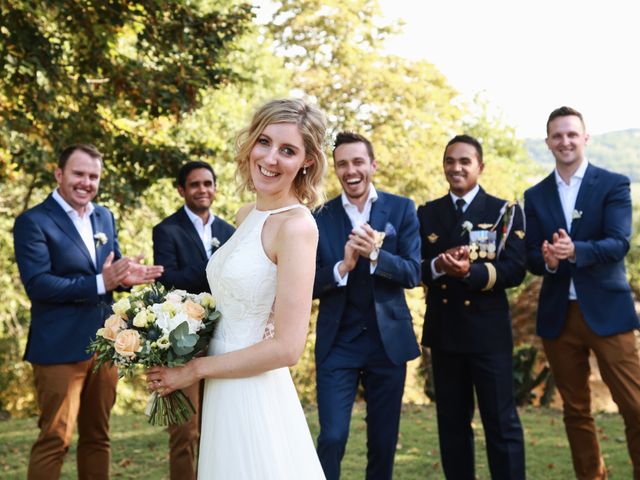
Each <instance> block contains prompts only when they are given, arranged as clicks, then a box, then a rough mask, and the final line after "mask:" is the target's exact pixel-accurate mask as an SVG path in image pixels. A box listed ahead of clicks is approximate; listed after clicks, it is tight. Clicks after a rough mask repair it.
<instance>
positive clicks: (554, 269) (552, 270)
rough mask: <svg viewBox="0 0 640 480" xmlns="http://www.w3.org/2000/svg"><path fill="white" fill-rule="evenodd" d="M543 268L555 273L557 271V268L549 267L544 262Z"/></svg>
mask: <svg viewBox="0 0 640 480" xmlns="http://www.w3.org/2000/svg"><path fill="white" fill-rule="evenodd" d="M544 269H545V270H546V271H547V272H549V273H556V272H557V271H558V269H557V268H549V265H547V264H546V263H545V264H544Z"/></svg>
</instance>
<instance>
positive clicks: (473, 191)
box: [431, 183, 480, 280]
mask: <svg viewBox="0 0 640 480" xmlns="http://www.w3.org/2000/svg"><path fill="white" fill-rule="evenodd" d="M479 191H480V185H478V184H477V183H476V186H475V187H473V188H472V189H471V190H469V191H468V192H467V193H465V194H464V195H463V196H462V197H459V196H457V195H456V194H455V193H453V192H451V191H449V196H450V197H451V201H452V202H453V206H454V207H456V202H457V201H458V200H459V199H463V200H464V205H463V206H462V213H464V212H466V211H467V208H469V205H470V204H471V202H473V199H474V198H476V195H477V194H478V192H479ZM456 209H457V207H456ZM437 259H438V257H436V258H434V259H433V260H431V278H433V280H435V279H436V278H439V277H441V276H442V275H444V272H438V271H437V270H436V260H437Z"/></svg>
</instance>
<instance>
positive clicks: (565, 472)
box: [0, 406, 632, 480]
mask: <svg viewBox="0 0 640 480" xmlns="http://www.w3.org/2000/svg"><path fill="white" fill-rule="evenodd" d="M520 414H521V418H522V422H523V424H524V428H525V440H526V454H527V476H528V478H529V479H534V480H536V479H539V480H543V479H544V480H547V479H563V480H564V479H571V478H573V471H572V469H571V459H570V456H569V446H568V443H567V440H566V437H565V434H564V427H563V424H562V416H561V414H560V412H558V411H556V410H546V409H533V408H530V409H523V410H521V411H520ZM308 419H309V424H310V427H311V430H312V434H313V435H314V437H315V435H316V434H317V431H318V421H317V417H316V414H315V411H314V410H311V411H309V413H308ZM596 423H597V425H598V427H599V433H600V441H601V445H602V448H603V451H604V456H605V461H606V462H607V465H608V467H609V473H610V478H611V479H628V478H631V477H632V473H631V465H630V462H629V458H628V455H627V448H626V443H625V439H624V426H623V423H622V419H621V417H620V416H619V415H615V414H604V413H603V414H598V415H597V416H596ZM475 429H476V433H477V435H476V445H477V447H478V448H477V458H476V465H477V478H478V479H489V478H490V475H489V470H488V466H487V460H486V456H485V452H484V436H483V434H482V425H481V422H480V420H479V417H477V423H476V424H475ZM36 435H37V427H36V420H35V419H27V420H10V421H3V422H0V478H3V479H23V478H25V477H26V463H27V458H28V456H29V448H30V446H31V443H32V442H33V440H34V439H35V438H36ZM112 438H113V443H112V445H113V460H112V476H113V477H114V478H123V479H125V478H126V479H138V478H140V479H154V480H155V479H158V480H159V479H168V448H167V434H166V432H165V431H164V430H163V429H161V428H157V427H151V426H150V425H148V424H147V422H146V418H145V417H143V416H141V415H125V416H116V417H114V418H113V422H112ZM365 442H366V428H365V422H364V411H363V409H362V407H361V406H356V408H355V411H354V417H353V420H352V425H351V436H350V438H349V444H348V446H347V453H346V455H345V459H344V460H343V475H342V478H343V479H345V480H351V479H361V478H363V477H364V469H365V464H366V448H365ZM62 478H65V479H73V478H76V469H75V449H74V448H72V449H71V451H70V452H69V455H68V456H67V459H66V461H65V465H64V468H63V475H62ZM395 478H397V479H399V480H413V479H425V478H427V479H437V478H443V475H442V470H441V468H440V457H439V452H438V437H437V428H436V420H435V407H433V406H406V408H405V410H404V413H403V415H402V425H401V437H400V442H399V445H398V452H397V455H396V466H395Z"/></svg>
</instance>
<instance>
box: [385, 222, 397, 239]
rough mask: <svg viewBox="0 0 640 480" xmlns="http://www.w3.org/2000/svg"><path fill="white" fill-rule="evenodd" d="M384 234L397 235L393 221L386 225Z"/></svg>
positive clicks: (388, 235)
mask: <svg viewBox="0 0 640 480" xmlns="http://www.w3.org/2000/svg"><path fill="white" fill-rule="evenodd" d="M384 234H385V236H387V237H393V236H394V235H396V229H395V228H393V225H391V223H389V222H387V224H386V225H385V226H384Z"/></svg>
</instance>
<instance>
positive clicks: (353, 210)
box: [333, 184, 378, 287]
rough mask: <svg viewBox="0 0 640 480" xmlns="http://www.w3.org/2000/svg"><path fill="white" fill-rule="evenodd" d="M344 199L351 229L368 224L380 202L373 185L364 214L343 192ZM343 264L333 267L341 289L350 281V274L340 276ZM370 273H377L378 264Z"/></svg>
mask: <svg viewBox="0 0 640 480" xmlns="http://www.w3.org/2000/svg"><path fill="white" fill-rule="evenodd" d="M340 197H341V199H342V207H343V208H344V211H345V212H346V213H347V216H348V217H349V220H351V227H352V228H356V227H359V226H360V225H362V224H364V223H368V222H369V219H370V217H371V206H372V205H373V202H375V201H376V200H378V192H377V191H376V189H375V188H374V187H373V184H372V185H369V195H368V196H367V200H366V201H365V202H364V208H363V209H362V212H361V211H360V210H358V207H357V206H356V205H354V204H353V203H351V202H350V201H349V198H348V197H347V195H346V194H345V193H344V192H342V194H341V195H340ZM341 263H342V260H340V261H338V262H337V263H336V264H335V265H334V267H333V278H334V279H335V281H336V283H337V285H338V286H339V287H344V286H345V285H346V284H347V280H349V272H347V273H345V274H344V277H341V276H340V272H339V271H338V266H339V265H340V264H341ZM369 269H370V270H369V271H370V272H371V273H373V272H375V270H376V264H375V263H373V262H372V263H371V264H370V267H369Z"/></svg>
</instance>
